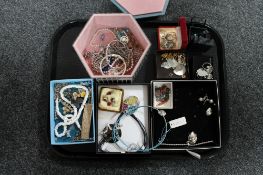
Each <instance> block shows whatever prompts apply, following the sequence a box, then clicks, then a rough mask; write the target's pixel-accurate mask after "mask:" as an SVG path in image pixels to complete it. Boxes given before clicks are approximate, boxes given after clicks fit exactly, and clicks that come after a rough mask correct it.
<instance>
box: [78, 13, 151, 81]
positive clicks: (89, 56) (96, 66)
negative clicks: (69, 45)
mask: <svg viewBox="0 0 263 175" xmlns="http://www.w3.org/2000/svg"><path fill="white" fill-rule="evenodd" d="M150 46H151V44H150V41H149V39H148V38H147V37H146V35H145V34H144V32H143V30H142V29H141V27H140V26H139V24H138V23H137V22H136V20H135V19H134V18H133V16H132V15H130V14H94V15H92V16H91V18H90V20H89V21H88V22H87V24H86V25H85V27H84V28H83V30H82V31H81V33H80V34H79V36H78V37H77V39H76V41H75V42H74V44H73V47H74V49H75V51H76V53H77V54H78V56H79V58H80V60H81V62H82V64H83V66H84V67H85V69H86V70H87V72H88V74H89V75H90V77H91V78H95V79H99V80H132V79H133V78H134V76H135V74H136V72H138V69H139V67H140V66H141V63H142V61H143V59H144V57H145V55H146V53H147V51H148V50H149V48H150Z"/></svg>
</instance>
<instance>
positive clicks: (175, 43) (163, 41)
mask: <svg viewBox="0 0 263 175" xmlns="http://www.w3.org/2000/svg"><path fill="white" fill-rule="evenodd" d="M187 45H188V33H187V25H186V19H185V17H180V18H179V26H160V27H159V28H158V48H159V50H160V51H164V50H166V51H167V50H180V49H186V47H187Z"/></svg>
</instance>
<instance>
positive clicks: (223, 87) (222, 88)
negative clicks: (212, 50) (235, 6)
mask: <svg viewBox="0 0 263 175" xmlns="http://www.w3.org/2000/svg"><path fill="white" fill-rule="evenodd" d="M87 21H88V19H74V20H70V21H68V22H65V23H64V24H62V25H61V26H60V27H58V28H57V29H56V30H55V32H54V34H53V36H52V38H51V40H50V50H49V60H48V61H49V65H50V66H49V70H48V71H49V74H48V75H49V79H50V81H51V80H53V79H54V77H55V71H54V70H55V69H56V64H55V63H56V60H57V58H56V56H55V55H56V53H57V52H56V51H55V48H56V47H57V45H58V42H57V41H58V40H59V39H60V37H61V36H62V35H63V34H64V33H65V32H66V31H67V30H68V27H70V26H74V27H75V26H83V24H84V25H85V23H86V22H87ZM138 23H139V25H140V26H141V27H142V28H146V27H147V25H151V24H157V25H158V26H160V25H166V26H169V25H171V26H172V25H175V24H177V20H173V21H170V20H169V21H156V20H155V21H144V20H139V21H138ZM189 24H193V25H198V26H202V27H206V28H207V29H209V30H210V31H212V32H213V33H214V35H216V37H217V40H216V43H217V45H218V43H219V44H220V46H221V49H220V50H221V52H220V53H221V57H220V58H221V59H218V61H219V64H218V65H220V66H218V67H219V71H220V76H219V82H218V84H219V88H218V90H219V99H220V102H221V108H220V113H221V117H220V125H221V126H222V123H223V122H222V119H223V120H224V121H225V122H224V127H221V131H222V130H223V129H228V128H229V122H226V121H229V118H228V116H229V115H228V113H229V110H228V108H227V106H228V100H227V99H228V93H227V83H226V82H227V77H226V65H225V46H224V42H223V39H222V37H221V35H220V34H219V33H218V31H217V30H216V29H215V28H213V27H212V26H210V25H208V24H207V23H200V22H192V21H191V22H187V25H189ZM54 56H55V59H54ZM94 82H95V83H96V81H95V80H94ZM94 86H95V85H94ZM48 107H49V105H48ZM49 110H50V109H48V111H49ZM222 116H224V117H222ZM49 121H50V117H49V116H48V117H47V125H46V131H47V132H46V134H47V135H46V139H47V142H46V144H47V147H48V150H49V151H48V152H49V153H48V154H49V155H50V156H51V157H54V158H58V157H59V158H63V159H80V160H81V159H93V158H95V159H97V158H102V156H97V154H96V153H95V154H94V155H91V156H79V155H78V156H76V155H74V154H68V155H66V154H64V153H63V152H61V151H59V150H58V149H56V148H54V146H55V147H56V146H58V145H51V144H50V143H51V142H50V138H49V137H50V133H49V128H50V126H49ZM225 125H226V126H225ZM228 131H229V130H228ZM220 135H221V140H224V141H225V143H224V144H223V141H221V149H210V150H209V152H210V153H208V152H207V153H206V154H205V155H207V157H208V158H210V157H213V156H214V152H215V151H213V150H218V151H217V152H219V150H222V147H224V145H225V144H226V143H227V142H228V137H229V134H228V133H224V139H222V135H223V134H222V132H221V133H220ZM155 151H156V152H154V153H155V154H152V153H151V154H150V157H156V158H158V157H159V158H160V157H164V156H165V157H171V156H173V157H174V155H180V153H182V152H181V151H180V150H176V151H173V150H168V151H167V150H162V151H163V152H161V153H160V152H159V151H157V150H155ZM196 152H198V150H196ZM169 153H172V154H169ZM183 153H185V151H183ZM147 157H149V156H147ZM103 158H106V159H107V158H113V157H110V156H107V155H106V156H103ZM114 158H145V156H143V155H142V156H136V155H135V156H130V155H129V156H118V157H114Z"/></svg>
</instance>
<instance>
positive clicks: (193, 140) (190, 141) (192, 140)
mask: <svg viewBox="0 0 263 175" xmlns="http://www.w3.org/2000/svg"><path fill="white" fill-rule="evenodd" d="M196 142H197V134H196V133H195V132H194V131H192V132H191V133H190V134H189V136H188V141H187V142H186V143H187V144H188V145H194V144H195V143H196Z"/></svg>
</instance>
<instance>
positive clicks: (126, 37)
mask: <svg viewBox="0 0 263 175" xmlns="http://www.w3.org/2000/svg"><path fill="white" fill-rule="evenodd" d="M120 42H122V43H125V44H127V43H128V42H129V37H128V36H122V37H121V38H120Z"/></svg>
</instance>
